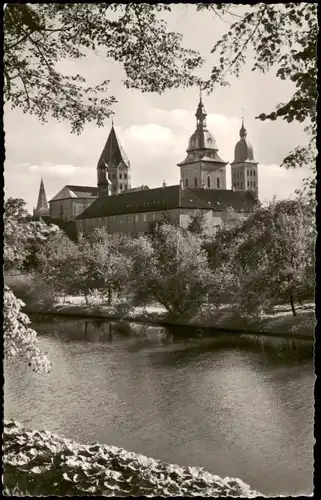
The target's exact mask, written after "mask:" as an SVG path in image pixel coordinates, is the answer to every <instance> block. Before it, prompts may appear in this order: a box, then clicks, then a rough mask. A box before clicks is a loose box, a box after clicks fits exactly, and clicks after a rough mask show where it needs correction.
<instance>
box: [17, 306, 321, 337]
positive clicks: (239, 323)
mask: <svg viewBox="0 0 321 500" xmlns="http://www.w3.org/2000/svg"><path fill="white" fill-rule="evenodd" d="M297 309H298V311H297V315H296V316H293V315H292V312H291V310H290V308H289V307H287V306H276V307H275V308H274V310H273V311H272V312H271V313H270V314H268V315H265V316H264V317H262V318H261V319H260V320H257V319H256V320H254V319H252V318H244V317H241V316H240V315H238V314H236V313H235V312H234V311H232V310H231V309H230V308H229V307H227V306H224V307H221V308H220V309H219V310H216V309H214V308H213V307H210V306H208V307H207V308H204V309H203V311H202V312H201V313H200V314H198V315H197V316H195V317H194V318H190V319H188V320H183V319H179V320H174V319H173V318H170V317H169V315H168V313H167V311H166V309H165V308H164V307H162V306H160V305H153V306H145V307H135V308H132V309H131V310H130V311H129V312H128V311H126V307H125V306H124V307H123V308H122V305H121V304H118V305H117V306H115V307H113V306H108V305H106V304H105V303H103V302H102V301H101V300H99V299H92V300H90V301H89V302H88V303H86V302H85V300H84V299H83V298H82V297H66V299H65V300H62V299H61V300H56V301H55V302H53V303H52V304H51V305H48V303H39V302H36V303H32V304H29V305H28V306H27V307H26V309H25V312H27V313H40V314H54V315H61V316H70V317H84V318H97V319H99V318H102V319H106V320H108V319H110V320H113V321H126V322H140V323H147V324H148V323H149V324H154V325H162V326H174V325H175V326H180V327H189V328H190V327H195V328H197V329H199V330H206V331H209V330H219V331H222V332H233V333H248V334H251V333H252V334H262V335H280V336H287V337H293V338H301V339H307V340H313V339H314V328H315V315H314V305H313V304H305V305H303V306H301V307H298V308H297Z"/></svg>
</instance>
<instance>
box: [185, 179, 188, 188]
mask: <svg viewBox="0 0 321 500" xmlns="http://www.w3.org/2000/svg"><path fill="white" fill-rule="evenodd" d="M185 186H186V187H187V188H188V179H185Z"/></svg>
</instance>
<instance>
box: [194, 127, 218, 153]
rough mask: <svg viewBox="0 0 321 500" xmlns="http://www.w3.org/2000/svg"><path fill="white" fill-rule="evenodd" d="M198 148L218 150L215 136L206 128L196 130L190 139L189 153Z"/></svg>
mask: <svg viewBox="0 0 321 500" xmlns="http://www.w3.org/2000/svg"><path fill="white" fill-rule="evenodd" d="M198 149H214V150H215V151H217V149H218V148H217V145H216V141H215V139H214V137H213V136H212V134H211V133H210V132H209V131H208V130H207V129H206V128H199V129H197V130H195V132H194V134H192V135H191V137H190V140H189V141H188V146H187V149H186V151H187V153H189V152H190V151H195V150H198Z"/></svg>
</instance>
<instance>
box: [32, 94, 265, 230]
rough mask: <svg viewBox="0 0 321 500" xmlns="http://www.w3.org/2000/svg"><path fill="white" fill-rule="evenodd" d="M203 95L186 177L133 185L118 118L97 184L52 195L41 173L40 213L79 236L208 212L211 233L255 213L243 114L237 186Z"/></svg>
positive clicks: (181, 222)
mask: <svg viewBox="0 0 321 500" xmlns="http://www.w3.org/2000/svg"><path fill="white" fill-rule="evenodd" d="M206 116H207V113H206V110H205V107H204V104H203V101H202V98H200V101H199V104H198V107H197V110H196V113H195V117H196V129H195V131H194V133H193V134H192V135H191V137H190V139H189V141H188V146H187V149H186V153H187V155H186V157H185V159H184V160H183V161H182V162H180V163H179V164H178V166H179V168H180V183H179V184H178V185H174V186H167V185H166V182H165V181H163V186H162V187H160V188H155V189H149V187H148V186H146V185H142V186H140V187H133V188H132V187H131V166H130V162H129V159H128V157H127V155H126V153H125V151H124V149H123V147H122V146H121V144H120V141H119V139H118V137H117V135H116V132H115V129H114V125H113V124H112V127H111V130H110V133H109V136H108V138H107V141H106V144H105V146H104V148H103V151H102V153H101V155H100V157H99V160H98V163H97V187H96V186H95V187H94V186H74V185H67V186H65V187H64V188H62V189H61V190H60V191H59V193H57V194H56V196H54V197H53V198H52V199H51V200H50V201H49V206H50V208H49V207H48V203H47V200H46V194H45V190H44V185H43V180H42V179H41V183H40V190H39V197H38V203H37V208H36V209H35V210H34V214H35V215H36V214H37V215H38V216H39V215H40V214H42V215H47V216H49V217H50V219H51V220H52V222H53V223H56V224H58V225H59V226H60V227H61V228H63V229H64V230H66V232H68V233H69V234H72V235H73V237H75V235H76V234H77V233H80V232H81V233H85V234H88V233H90V232H91V231H93V230H94V229H95V228H97V227H105V228H106V229H107V231H109V232H112V233H126V234H128V235H132V236H134V235H137V234H138V233H149V232H150V231H151V230H152V228H153V227H154V226H155V223H156V222H157V221H160V220H162V219H166V220H168V221H170V222H171V223H172V224H176V225H178V226H181V227H184V228H187V226H188V224H189V221H190V216H191V215H194V214H196V213H197V212H201V213H203V214H204V215H205V219H206V223H207V224H206V225H207V230H208V232H209V233H213V232H215V231H216V229H217V227H218V226H220V225H221V224H222V222H223V221H224V219H225V218H227V217H228V214H229V213H230V212H231V210H232V211H234V212H236V213H241V214H243V215H247V214H250V213H251V211H253V209H254V207H255V206H256V205H257V202H258V169H257V165H258V163H257V162H256V161H255V160H254V154H253V148H252V146H251V144H250V142H249V141H248V139H247V132H246V129H245V126H244V121H243V118H242V126H241V129H240V140H239V141H238V142H237V144H236V146H235V150H234V160H233V162H232V163H231V170H232V189H226V165H227V164H228V162H227V161H225V160H223V159H222V158H221V157H220V156H219V154H218V146H217V143H216V141H215V138H214V137H213V135H212V134H211V133H210V131H209V130H208V128H207V124H206Z"/></svg>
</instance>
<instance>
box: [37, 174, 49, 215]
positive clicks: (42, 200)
mask: <svg viewBox="0 0 321 500" xmlns="http://www.w3.org/2000/svg"><path fill="white" fill-rule="evenodd" d="M48 211H49V205H48V202H47V196H46V191H45V186H44V182H43V178H42V177H41V181H40V188H39V195H38V202H37V206H36V209H35V214H37V215H38V214H40V213H44V212H48Z"/></svg>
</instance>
